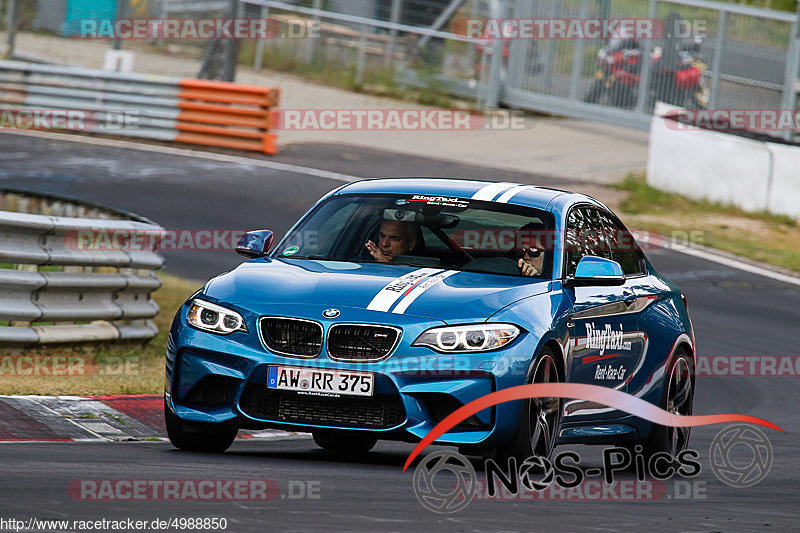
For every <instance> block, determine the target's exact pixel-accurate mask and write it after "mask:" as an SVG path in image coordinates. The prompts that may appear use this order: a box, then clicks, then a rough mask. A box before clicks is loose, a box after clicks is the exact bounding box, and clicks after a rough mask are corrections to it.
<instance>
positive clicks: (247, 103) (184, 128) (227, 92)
mask: <svg viewBox="0 0 800 533" xmlns="http://www.w3.org/2000/svg"><path fill="white" fill-rule="evenodd" d="M178 85H179V87H180V91H179V92H178V109H179V110H180V112H179V113H178V119H177V120H178V121H177V124H176V126H175V129H177V130H178V135H177V137H176V138H175V140H176V141H178V142H185V143H191V144H201V145H205V146H219V147H223V148H237V149H241V150H255V151H259V152H263V153H265V154H268V155H274V154H276V153H278V146H277V143H276V141H277V136H276V135H275V134H272V133H270V132H269V131H270V111H271V109H272V108H273V107H275V106H277V105H278V100H279V98H280V90H279V89H273V88H270V87H259V86H256V85H242V84H238V83H230V82H225V81H208V80H195V79H182V80H180V82H179V84H178Z"/></svg>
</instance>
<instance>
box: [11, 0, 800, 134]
mask: <svg viewBox="0 0 800 533" xmlns="http://www.w3.org/2000/svg"><path fill="white" fill-rule="evenodd" d="M6 1H7V2H12V1H13V0H6ZM73 3H76V2H70V0H38V3H37V4H36V5H34V3H33V2H21V1H19V0H18V10H19V15H18V18H19V23H18V25H19V27H20V29H22V30H25V29H32V30H36V31H41V30H43V29H49V30H50V31H55V32H57V33H58V32H61V33H62V34H63V33H64V28H65V26H64V25H63V24H64V23H65V21H67V22H68V21H69V19H70V17H74V16H79V15H80V13H79V12H78V11H75V10H74V9H73V10H72V11H70V9H72V8H70V5H72V4H73ZM76 4H79V2H77V3H76ZM84 4H85V2H84ZM101 4H102V5H101ZM106 4H108V5H106ZM111 4H113V6H114V8H113V10H115V11H114V12H115V13H117V15H116V16H122V15H121V14H124V16H125V17H131V18H180V17H183V18H200V17H217V18H225V17H227V18H232V17H235V18H249V19H263V20H268V21H269V22H270V23H271V25H272V26H271V27H272V29H273V31H271V37H270V38H268V39H249V40H248V39H245V40H240V41H236V42H235V43H234V42H232V41H230V40H224V39H223V40H219V39H218V40H216V41H212V42H211V43H209V42H208V41H202V40H197V41H192V40H187V41H183V42H182V43H181V45H182V46H186V47H197V48H198V49H201V51H198V54H199V55H201V56H203V57H204V58H205V60H204V62H203V71H202V72H201V74H202V76H203V77H207V78H211V79H230V78H232V77H233V70H234V67H235V64H236V62H237V61H236V60H237V57H238V63H240V64H242V63H243V64H248V65H252V66H253V67H254V68H255V69H258V70H260V69H271V70H285V71H290V72H295V73H298V74H301V75H303V74H309V75H311V74H313V75H316V76H318V77H319V75H320V74H321V73H322V74H325V76H321V77H323V78H326V79H328V80H332V81H335V82H337V83H338V84H339V85H349V86H352V87H356V88H358V87H362V86H363V85H365V84H380V85H384V86H390V87H417V88H424V89H426V90H428V91H429V93H430V94H444V93H446V94H451V95H455V96H458V97H461V98H465V99H468V100H471V101H473V102H475V106H476V107H479V108H480V107H484V106H488V107H498V106H508V107H511V108H516V109H529V110H534V111H540V112H547V113H554V114H560V115H566V116H570V117H578V118H585V119H591V120H601V121H607V122H613V123H616V124H620V125H627V126H633V127H639V128H646V127H647V125H648V124H649V122H650V116H651V113H652V109H653V105H654V102H655V101H656V100H660V101H664V102H667V103H670V104H674V105H678V106H683V107H690V108H709V109H737V110H758V109H763V110H794V109H796V107H797V89H798V87H797V85H798V82H797V79H798V67H800V37H799V30H798V14H797V13H796V12H791V11H779V10H774V9H766V8H763V7H753V6H747V5H741V4H739V3H731V2H718V1H709V0H296V1H291V0H284V1H278V0H238V2H236V1H232V0H196V1H188V0H119V3H118V2H117V0H97V1H96V2H93V9H95V10H102V9H105V10H106V11H109V10H111V9H112V8H111V7H109V6H111ZM772 4H773V2H769V1H766V0H764V1H762V2H761V5H765V6H767V5H772ZM775 4H776V5H777V4H780V5H781V6H784V4H785V2H782V0H781V2H775ZM59 5H60V6H62V7H61V8H59V7H58V6H59ZM589 19H597V20H605V21H608V20H617V19H625V20H650V21H656V22H657V23H658V24H659V25H660V27H662V28H666V29H665V31H663V32H662V34H660V35H656V34H653V36H652V37H651V38H638V37H637V36H635V35H634V36H627V37H626V36H625V35H621V36H618V38H616V39H608V38H605V37H601V38H570V37H569V36H568V37H566V38H520V37H517V36H510V37H508V36H505V35H500V36H499V37H498V36H497V35H488V34H487V33H486V32H480V31H479V32H478V33H477V34H470V33H469V32H468V31H465V28H467V27H469V26H468V24H469V23H470V22H474V21H481V24H483V28H484V29H485V28H486V27H487V26H486V25H487V21H492V20H494V21H507V20H512V21H525V20H527V21H550V22H551V23H552V22H553V21H565V22H566V23H569V22H571V21H580V20H584V21H585V20H589ZM59 21H61V22H59ZM676 21H678V22H676ZM59 24H61V26H59ZM676 24H677V25H676ZM670 28H680V32H677V31H676V32H670V31H669V30H670ZM505 37H508V38H505ZM161 44H164V43H161ZM167 44H169V43H167ZM792 133H793V132H792V131H786V132H784V134H783V136H784V137H786V138H788V137H790V136H791V135H792Z"/></svg>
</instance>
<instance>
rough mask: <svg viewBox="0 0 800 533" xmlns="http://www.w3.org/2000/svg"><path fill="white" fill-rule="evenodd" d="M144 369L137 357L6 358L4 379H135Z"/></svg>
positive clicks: (1, 366) (0, 368) (0, 370)
mask: <svg viewBox="0 0 800 533" xmlns="http://www.w3.org/2000/svg"><path fill="white" fill-rule="evenodd" d="M140 372H141V369H140V367H139V360H138V359H137V358H123V357H117V356H108V357H105V358H103V359H102V361H97V360H95V357H94V356H92V355H3V356H0V378H4V377H13V378H15V379H17V378H42V377H53V378H56V377H57V378H63V377H88V376H95V375H97V376H135V375H139V373H140Z"/></svg>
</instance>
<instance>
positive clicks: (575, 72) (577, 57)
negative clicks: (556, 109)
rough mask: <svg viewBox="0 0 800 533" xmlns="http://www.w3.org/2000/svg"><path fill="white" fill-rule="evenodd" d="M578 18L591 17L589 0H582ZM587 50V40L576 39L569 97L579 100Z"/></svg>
mask: <svg viewBox="0 0 800 533" xmlns="http://www.w3.org/2000/svg"><path fill="white" fill-rule="evenodd" d="M578 13H579V14H578V18H580V19H586V18H588V17H589V0H581V7H580V10H579V11H578ZM585 50H586V40H585V39H576V40H575V49H574V53H573V55H572V74H571V76H570V80H569V98H570V99H571V100H577V99H579V98H580V96H579V90H578V89H579V88H580V85H581V77H582V74H583V54H584V51H585Z"/></svg>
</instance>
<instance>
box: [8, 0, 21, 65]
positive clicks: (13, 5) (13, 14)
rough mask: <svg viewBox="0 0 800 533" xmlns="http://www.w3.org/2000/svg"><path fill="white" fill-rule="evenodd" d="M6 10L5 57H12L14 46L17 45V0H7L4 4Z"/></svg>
mask: <svg viewBox="0 0 800 533" xmlns="http://www.w3.org/2000/svg"><path fill="white" fill-rule="evenodd" d="M6 8H7V9H8V12H7V13H6V32H7V37H8V50H6V57H8V58H12V57H14V48H15V47H16V45H17V13H18V11H19V10H18V9H17V0H8V5H7V6H6Z"/></svg>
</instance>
